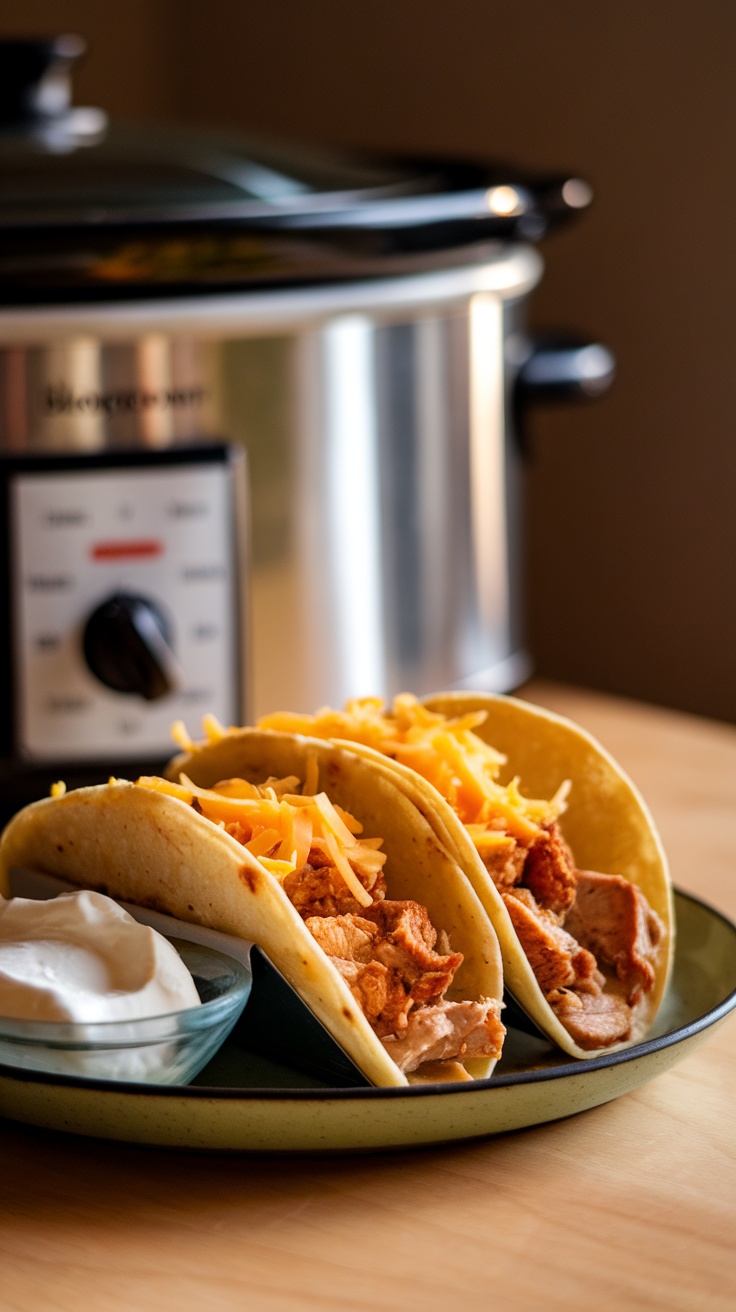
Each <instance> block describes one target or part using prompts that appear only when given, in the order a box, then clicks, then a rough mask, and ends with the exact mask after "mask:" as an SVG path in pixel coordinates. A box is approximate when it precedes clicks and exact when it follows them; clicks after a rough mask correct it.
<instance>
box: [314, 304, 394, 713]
mask: <svg viewBox="0 0 736 1312" xmlns="http://www.w3.org/2000/svg"><path fill="white" fill-rule="evenodd" d="M373 336H374V329H373V326H372V325H371V323H370V321H369V320H367V319H364V318H362V317H359V316H357V315H354V316H349V317H346V318H344V319H337V320H335V321H334V322H333V323H331V324H330V325H329V326H328V327H327V328H325V330H324V336H323V350H324V378H325V416H324V442H325V478H326V489H325V492H326V498H325V504H324V507H323V512H324V514H325V515H326V522H327V526H328V547H327V559H326V561H325V562H324V565H325V567H326V571H327V574H328V578H329V585H330V593H331V596H330V607H329V609H330V612H331V614H332V616H333V621H332V623H333V627H334V638H335V642H336V644H337V651H338V660H339V669H340V672H341V680H340V681H341V684H342V686H341V687H340V688H339V689H338V688H335V695H336V697H337V700H338V701H342V700H344V699H345V698H346V697H350V696H353V697H355V696H358V695H365V694H370V693H371V692H374V693H384V692H385V691H386V689H385V665H384V660H383V649H384V641H385V639H384V633H383V608H382V599H381V583H380V568H381V564H380V542H379V538H380V532H381V507H380V504H379V500H378V482H377V469H376V415H375V383H374V374H373Z"/></svg>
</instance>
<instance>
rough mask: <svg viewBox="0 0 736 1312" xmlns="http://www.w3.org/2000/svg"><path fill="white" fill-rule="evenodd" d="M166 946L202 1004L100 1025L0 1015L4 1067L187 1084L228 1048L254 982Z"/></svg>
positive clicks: (241, 968)
mask: <svg viewBox="0 0 736 1312" xmlns="http://www.w3.org/2000/svg"><path fill="white" fill-rule="evenodd" d="M169 941H170V942H171V943H172V944H173V946H174V947H175V948H176V950H177V952H178V953H179V956H180V957H181V958H182V961H183V962H184V964H185V966H186V967H187V969H188V970H189V971H190V973H191V974H192V976H193V978H194V983H195V986H196V988H197V992H198V993H199V996H200V998H201V1006H199V1007H188V1008H187V1009H186V1010H185V1011H172V1012H169V1013H168V1014H167V1015H165V1016H146V1017H144V1018H143V1019H141V1020H125V1021H105V1022H104V1023H100V1024H95V1025H86V1024H76V1023H74V1024H72V1023H70V1022H65V1021H38V1020H12V1019H9V1018H8V1017H5V1016H0V1064H3V1065H6V1066H13V1067H15V1068H16V1069H18V1068H21V1069H23V1070H30V1071H43V1072H45V1073H49V1074H52V1075H69V1076H76V1077H80V1076H81V1077H82V1078H84V1079H95V1080H116V1081H118V1080H123V1081H125V1082H132V1083H136V1084H187V1083H188V1082H189V1081H190V1080H192V1079H193V1078H194V1076H195V1075H196V1074H197V1073H198V1072H199V1071H201V1070H202V1067H203V1066H206V1064H207V1062H208V1061H209V1059H210V1057H212V1056H213V1055H214V1053H215V1052H216V1051H217V1049H218V1048H219V1047H220V1045H221V1044H222V1043H224V1041H225V1039H226V1038H227V1036H228V1034H229V1033H230V1031H231V1029H232V1028H233V1026H234V1024H235V1022H236V1021H237V1019H238V1017H239V1016H240V1014H241V1012H242V1010H243V1008H244V1007H245V1004H246V1002H247V1001H248V998H249V996H250V990H251V985H252V982H253V976H252V974H251V973H250V971H249V970H248V968H247V967H246V966H245V965H244V964H243V963H242V962H240V961H236V960H235V959H234V958H233V957H228V956H226V955H225V954H224V953H222V952H217V951H215V950H214V949H212V948H208V947H204V946H202V945H200V944H198V943H188V942H184V941H183V940H179V939H176V938H171V939H170V940H169Z"/></svg>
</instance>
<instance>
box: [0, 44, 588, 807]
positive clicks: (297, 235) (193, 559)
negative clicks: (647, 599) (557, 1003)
mask: <svg viewBox="0 0 736 1312" xmlns="http://www.w3.org/2000/svg"><path fill="white" fill-rule="evenodd" d="M82 48H83V47H82V43H81V42H80V41H79V39H78V38H70V37H63V38H56V39H54V40H50V41H47V42H42V41H26V42H15V43H11V44H7V43H6V45H5V46H4V47H3V48H2V50H0V88H2V89H1V91H0V114H1V115H2V119H3V123H2V131H1V132H0V170H1V174H2V188H1V191H0V231H1V233H2V241H1V242H0V462H1V463H2V479H1V480H0V488H1V494H2V496H3V497H4V499H5V507H6V516H5V522H6V535H5V541H4V559H3V562H2V565H3V570H2V580H1V581H0V604H1V605H2V607H3V611H4V618H5V620H6V631H7V633H8V634H9V642H8V650H7V652H6V656H5V676H6V677H5V679H4V682H3V688H4V689H5V692H4V694H3V696H4V698H5V700H6V704H5V705H4V706H3V707H2V708H1V713H0V758H1V766H0V777H1V778H2V779H3V782H4V788H5V790H6V796H9V795H11V794H12V797H13V799H15V800H25V798H26V796H27V795H32V794H33V793H34V792H39V791H42V789H43V787H45V786H46V784H47V781H48V779H49V778H50V777H52V776H53V775H55V774H58V773H59V772H60V771H62V770H64V771H66V775H67V777H71V778H72V779H75V780H78V779H81V778H83V777H99V773H100V771H101V770H104V769H113V771H114V770H121V769H122V768H126V769H127V770H130V769H132V768H133V767H134V766H135V768H143V767H145V766H146V765H148V764H151V763H156V762H160V761H162V760H164V759H165V758H166V757H167V756H168V755H169V752H170V745H171V744H170V737H169V728H170V725H171V722H172V720H175V719H179V718H182V719H184V720H185V721H186V722H188V723H189V725H190V727H191V728H192V729H193V730H198V728H199V720H200V718H201V716H202V714H204V713H206V712H211V713H213V714H215V715H217V716H218V718H222V719H223V720H225V721H226V722H229V721H231V720H235V719H239V718H242V717H243V716H246V715H247V716H250V717H253V716H256V715H259V714H261V713H264V712H266V711H268V710H272V709H274V708H276V707H279V706H288V707H291V708H293V709H303V710H313V709H315V708H316V707H317V706H319V705H321V704H324V703H326V702H329V703H332V704H337V703H340V702H341V701H343V700H344V699H345V698H347V697H350V696H358V695H364V694H369V693H370V694H380V695H387V696H388V695H391V694H392V693H394V692H397V691H399V690H401V689H404V688H408V689H412V690H413V691H415V692H417V693H424V692H429V691H431V690H433V689H437V688H443V689H445V688H461V687H477V688H486V689H491V690H508V689H510V688H512V687H514V686H516V685H517V684H518V683H519V682H521V681H522V680H523V678H524V677H525V676H526V675H527V673H528V671H529V668H530V665H529V658H528V655H527V653H526V649H525V645H524V627H523V598H522V595H521V584H522V574H521V563H522V551H523V526H522V523H521V502H520V491H521V482H520V480H521V478H522V462H523V452H522V443H521V440H520V415H521V412H522V410H523V407H524V405H525V404H526V402H527V401H529V400H530V399H534V398H535V397H542V398H543V397H550V396H576V395H578V396H592V395H596V394H598V393H599V392H601V391H603V390H605V388H606V387H607V386H608V383H609V382H610V380H611V378H612V376H613V360H612V357H611V355H610V352H608V351H607V350H606V348H605V347H603V346H602V345H601V344H600V343H596V342H591V341H587V340H584V339H575V340H573V339H569V338H567V339H563V338H552V339H545V340H539V339H536V340H535V339H534V338H532V337H530V336H529V334H528V333H527V331H526V327H525V318H526V307H527V301H528V298H529V294H530V293H531V291H532V290H533V288H534V287H535V285H536V284H537V282H538V281H539V279H540V277H541V276H542V271H543V264H542V259H541V257H540V255H539V253H538V251H537V249H536V244H535V243H536V242H537V241H538V240H539V238H541V237H542V236H544V234H545V233H547V232H548V231H549V230H550V228H552V227H553V226H554V225H556V224H558V223H561V222H564V221H565V220H567V219H568V218H569V217H570V216H571V215H573V214H574V213H575V212H577V211H580V210H582V209H584V208H585V207H586V206H587V205H588V204H589V202H590V199H591V194H592V193H591V188H590V187H589V186H588V184H587V183H586V182H584V181H583V180H582V179H579V178H575V177H572V176H562V175H561V176H546V175H544V176H543V175H535V176H530V175H527V174H525V173H521V172H519V171H518V170H514V169H512V168H508V167H506V166H502V165H498V164H495V165H490V164H487V163H484V162H480V163H479V162H477V161H470V162H467V161H458V160H446V159H421V160H416V159H404V158H402V159H399V158H393V159H390V160H385V159H374V158H367V157H362V158H357V159H356V158H351V159H346V158H338V157H336V156H334V155H326V154H323V153H320V152H317V151H306V150H303V149H299V150H294V149H289V148H285V147H282V146H277V145H273V144H271V145H268V146H264V145H262V144H259V143H254V142H243V141H241V140H233V139H231V138H230V137H227V136H222V135H220V136H217V135H212V134H202V133H198V132H194V131H173V130H164V129H163V128H159V127H156V128H151V129H144V128H136V129H132V128H126V127H124V126H118V125H109V124H108V123H107V122H106V118H105V115H104V114H103V113H102V112H101V111H99V110H91V109H80V108H75V107H73V106H72V104H71V96H70V86H69V70H70V67H71V64H72V62H73V60H74V59H75V58H76V57H77V56H78V54H79V53H80V51H81V49H82ZM246 466H247V468H246ZM246 483H247V487H246ZM246 505H247V506H248V507H249V509H248V510H246ZM21 795H22V797H21Z"/></svg>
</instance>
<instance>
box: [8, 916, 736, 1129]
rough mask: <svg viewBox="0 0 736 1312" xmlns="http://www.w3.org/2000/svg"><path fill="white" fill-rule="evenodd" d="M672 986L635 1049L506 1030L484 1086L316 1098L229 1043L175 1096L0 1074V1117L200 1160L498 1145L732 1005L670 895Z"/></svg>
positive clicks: (576, 1105)
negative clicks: (612, 1049)
mask: <svg viewBox="0 0 736 1312" xmlns="http://www.w3.org/2000/svg"><path fill="white" fill-rule="evenodd" d="M676 911H677V929H678V939H677V951H676V956H675V968H674V972H673V977H672V982H671V985H670V988H669V991H668V994H667V997H666V999H665V1002H664V1004H663V1007H662V1010H661V1012H660V1015H659V1017H658V1020H657V1024H656V1026H655V1029H654V1031H653V1033H652V1035H651V1037H650V1038H649V1039H647V1041H646V1042H645V1043H641V1044H638V1045H637V1046H636V1047H633V1048H629V1049H628V1050H627V1051H624V1052H616V1053H612V1054H611V1055H610V1056H609V1057H599V1058H596V1059H595V1060H592V1061H575V1060H574V1059H568V1058H564V1057H562V1056H561V1054H560V1052H559V1050H558V1049H556V1048H553V1047H552V1046H551V1045H550V1044H549V1043H548V1042H547V1041H546V1040H544V1039H542V1038H539V1037H537V1036H535V1035H532V1034H530V1033H526V1032H525V1031H524V1030H523V1029H521V1028H518V1029H517V1028H515V1027H514V1026H513V1024H512V1025H510V1026H509V1033H508V1038H507V1040H506V1047H505V1051H504V1056H503V1060H502V1061H501V1062H499V1064H498V1066H497V1067H496V1071H495V1073H494V1075H493V1076H492V1077H491V1079H489V1080H480V1081H477V1082H476V1083H474V1084H461V1085H449V1086H448V1085H442V1086H440V1085H424V1086H419V1087H414V1088H409V1089H372V1088H341V1089H325V1088H324V1087H318V1081H316V1080H315V1079H313V1078H310V1077H308V1076H305V1075H303V1074H299V1073H297V1072H295V1071H291V1070H289V1069H287V1068H286V1067H284V1066H279V1065H276V1064H274V1063H272V1062H269V1061H266V1060H265V1059H262V1058H258V1057H255V1056H254V1055H253V1054H252V1053H249V1052H247V1051H245V1050H244V1049H243V1048H242V1047H240V1046H238V1044H237V1043H236V1042H234V1041H232V1040H231V1041H230V1042H228V1043H227V1044H226V1045H225V1047H224V1048H222V1049H221V1050H220V1052H219V1053H218V1054H217V1056H216V1057H215V1058H214V1060H213V1061H212V1062H210V1064H209V1066H207V1067H206V1068H205V1070H204V1071H203V1072H202V1073H201V1074H200V1075H199V1076H198V1077H197V1080H196V1082H195V1083H194V1084H191V1085H188V1086H187V1087H186V1088H170V1087H163V1086H150V1085H135V1084H127V1085H126V1084H114V1083H103V1082H93V1081H89V1080H81V1079H80V1080H74V1079H69V1078H61V1077H56V1078H52V1077H50V1076H44V1075H37V1074H35V1073H33V1072H28V1071H24V1072H21V1071H18V1070H14V1069H13V1068H12V1067H8V1066H0V1113H1V1114H3V1115H5V1116H8V1117H10V1118H12V1119H15V1120H18V1121H25V1122H26V1123H28V1124H31V1125H38V1126H43V1127H45V1128H47V1129H53V1130H66V1131H70V1132H72V1133H75V1134H83V1135H92V1136H95V1137H100V1138H106V1139H119V1140H129V1141H132V1142H134V1143H148V1144H156V1145H159V1146H165V1147H171V1148H185V1149H194V1150H197V1149H198V1150H205V1151H210V1152H213V1151H214V1152H218V1151H219V1152H291V1153H294V1152H355V1151H364V1150H370V1149H387V1148H399V1147H409V1146H412V1145H420V1144H433V1143H445V1142H449V1141H451V1140H457V1139H470V1138H474V1137H475V1136H478V1135H489V1134H500V1133H502V1132H503V1131H505V1130H518V1129H521V1128H523V1127H524V1126H527V1125H539V1124H542V1123H543V1122H545V1121H553V1120H557V1119H558V1118H559V1117H562V1116H571V1115H573V1114H574V1113H575V1112H581V1111H585V1110H587V1109H588V1108H590V1107H596V1106H598V1105H599V1104H601V1103H605V1102H609V1101H610V1100H611V1099H612V1098H618V1097H619V1096H620V1095H621V1094H623V1093H629V1092H630V1091H631V1090H632V1089H636V1088H638V1087H639V1086H640V1085H642V1084H644V1083H645V1082H646V1081H647V1080H651V1079H652V1078H653V1077H654V1076H655V1075H659V1074H660V1073H661V1072H662V1071H665V1070H667V1069H668V1068H669V1067H670V1066H673V1065H674V1063H675V1062H677V1061H680V1060H681V1059H682V1058H683V1057H685V1056H687V1055H688V1054H689V1053H690V1052H692V1050H693V1048H695V1047H696V1045H697V1044H698V1043H700V1042H701V1040H702V1039H704V1038H705V1037H706V1036H707V1034H708V1031H709V1030H710V1029H712V1028H713V1026H714V1025H717V1024H719V1023H720V1022H721V1021H723V1020H724V1019H725V1017H726V1016H727V1015H728V1013H729V1012H730V1011H732V1010H733V1009H734V1008H735V1007H736V926H735V925H733V924H732V923H731V922H730V921H728V920H727V919H726V918H725V917H724V916H722V915H721V914H720V913H719V912H717V911H714V910H713V909H712V908H711V907H709V906H706V905H705V904H704V903H703V902H700V901H698V900H697V899H696V898H693V897H690V896H688V895H686V894H683V893H678V894H677V895H676Z"/></svg>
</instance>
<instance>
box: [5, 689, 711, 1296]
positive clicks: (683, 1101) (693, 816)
mask: <svg viewBox="0 0 736 1312" xmlns="http://www.w3.org/2000/svg"><path fill="white" fill-rule="evenodd" d="M527 691H528V695H529V696H533V697H534V698H535V699H536V700H538V701H540V702H542V703H543V704H546V705H549V706H551V707H553V708H554V709H556V710H561V711H563V712H564V713H565V714H568V715H571V716H572V717H573V718H575V719H577V720H578V721H579V722H580V723H581V724H583V725H585V726H586V727H587V728H589V729H591V730H592V731H593V732H594V733H596V734H597V735H598V736H599V737H600V738H601V739H602V740H603V742H605V744H606V745H607V746H608V747H609V749H610V750H611V751H612V752H613V754H614V755H615V756H617V757H618V759H619V760H620V761H621V762H622V764H623V765H624V766H625V767H626V768H627V769H628V770H629V772H630V773H631V774H632V776H633V777H634V779H635V780H636V781H637V782H638V784H639V785H640V787H641V789H642V791H643V792H644V794H645V796H646V797H647V799H648V801H649V803H650V806H651V808H652V811H653V812H654V816H655V818H656V820H657V821H658V823H659V827H660V830H661V832H662V836H663V839H664V842H665V846H666V847H667V849H668V852H669V856H670V861H671V865H672V873H673V877H674V880H675V882H676V883H677V884H679V885H680V887H682V888H684V889H687V890H691V891H693V892H695V893H697V894H698V895H700V896H701V897H703V898H705V899H706V900H707V901H710V902H712V903H714V904H715V905H716V906H718V907H720V908H721V909H722V910H724V911H725V912H726V913H727V914H729V915H731V916H732V917H736V729H734V728H732V727H729V726H725V725H720V724H717V723H714V722H710V721H705V720H699V719H696V718H693V717H689V716H684V715H680V714H674V713H672V712H669V711H664V710H659V709H655V708H651V707H644V706H641V705H636V704H633V703H627V702H621V701H616V700H613V699H610V698H605V697H602V696H598V695H593V694H588V693H583V692H577V691H573V690H569V689H563V688H558V687H552V686H547V685H542V684H535V685H532V686H531V687H530V688H529V689H528V690H527ZM734 1089H736V1020H734V1019H733V1018H732V1019H730V1020H729V1021H727V1022H726V1023H725V1024H724V1025H722V1026H721V1027H720V1028H719V1029H717V1030H716V1031H715V1032H714V1034H713V1035H712V1037H710V1038H708V1039H707V1040H706V1041H705V1042H704V1043H703V1044H702V1045H701V1046H700V1047H699V1048H698V1049H697V1051H696V1052H695V1053H694V1054H693V1055H691V1056H689V1057H687V1058H686V1059H685V1060H684V1061H683V1062H682V1063H681V1064H679V1065H677V1066H675V1067H674V1068H673V1069H672V1070H671V1071H669V1072H667V1073H666V1074H664V1075H661V1076H659V1077H658V1078H657V1079H655V1080H653V1081H652V1082H651V1083H649V1084H647V1085H645V1086H644V1087H643V1088H641V1089H639V1090H638V1091H637V1092H635V1093H631V1094H628V1095H626V1096H625V1097H623V1098H620V1099H618V1100H617V1101H615V1102H612V1103H609V1104H607V1105H605V1106H602V1107H599V1108H596V1109H595V1110H593V1111H588V1112H585V1113H583V1114H580V1115H578V1116H574V1117H571V1118H569V1119H568V1120H564V1121H558V1122H556V1123H554V1124H550V1125H545V1126H540V1127H538V1128H534V1129H531V1130H524V1131H519V1132H517V1133H513V1134H508V1135H504V1136H501V1137H497V1138H490V1139H487V1140H482V1141H475V1142H472V1143H468V1144H464V1145H460V1146H450V1147H443V1148H438V1149H433V1150H429V1151H428V1150H424V1149H423V1150H421V1151H412V1152H403V1153H395V1154H392V1153H380V1154H374V1155H370V1156H364V1157H358V1156H354V1157H340V1158H305V1159H298V1158H294V1159H281V1158H275V1157H270V1158H260V1157H245V1156H243V1157H216V1156H208V1155H203V1156H195V1155H187V1154H185V1153H178V1152H165V1151H161V1150H157V1149H151V1148H143V1147H136V1146H130V1145H125V1144H115V1143H108V1142H101V1141H94V1140H86V1139H82V1138H75V1137H72V1136H66V1135H64V1134H61V1133H58V1134H57V1133H52V1132H47V1131H39V1130H34V1129H31V1128H28V1127H25V1126H22V1125H17V1124H13V1123H11V1122H10V1121H3V1120H0V1163H1V1165H0V1308H1V1309H2V1312H6V1310H7V1312H10V1310H12V1312H16V1310H20V1309H23V1312H25V1310H26V1309H33V1310H34V1312H36V1310H38V1312H48V1310H52V1309H53V1310H56V1309H64V1310H66V1309H74V1310H75V1312H86V1310H87V1309H90V1310H91V1312H108V1310H113V1309H114V1310H115V1312H118V1310H121V1309H125V1310H126V1312H127V1310H128V1309H135V1310H138V1309H140V1310H141V1312H147V1310H148V1309H151V1310H154V1309H164V1308H165V1309H169V1308H171V1309H174V1308H176V1309H178V1310H179V1312H188V1310H189V1309H195V1308H196V1309H198V1312H199V1310H200V1309H203V1310H204V1312H218V1310H219V1309H236V1308H237V1309H243V1308H249V1309H250V1308H257V1309H266V1310H267V1312H270V1310H271V1309H273V1310H278V1312H283V1310H284V1309H291V1308H315V1309H316V1308H320V1309H322V1308H326V1309H336V1310H337V1309H343V1308H344V1309H371V1308H379V1307H380V1308H410V1309H414V1308H422V1309H429V1312H433V1310H434V1309H443V1310H444V1309H445V1308H447V1307H448V1306H449V1307H451V1308H452V1307H455V1306H457V1307H462V1308H473V1309H475V1308H494V1309H513V1310H515V1309H527V1308H528V1309H537V1308H540V1307H547V1308H554V1309H556V1308H560V1309H562V1308H564V1309H566V1310H567V1309H574V1308H595V1309H609V1308H610V1309H632V1310H636V1309H641V1308H662V1309H682V1310H683V1312H692V1310H693V1309H708V1312H711V1310H718V1309H724V1312H725V1309H729V1312H730V1310H732V1309H733V1308H735V1307H736V1130H735V1129H734V1126H735V1124H736V1115H735V1107H734Z"/></svg>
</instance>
